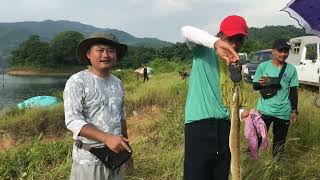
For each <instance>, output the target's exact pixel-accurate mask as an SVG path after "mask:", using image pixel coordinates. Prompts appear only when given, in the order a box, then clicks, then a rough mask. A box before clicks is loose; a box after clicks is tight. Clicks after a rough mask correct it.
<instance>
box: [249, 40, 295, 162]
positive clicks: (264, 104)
mask: <svg viewBox="0 0 320 180" xmlns="http://www.w3.org/2000/svg"><path fill="white" fill-rule="evenodd" d="M289 51H290V45H289V44H288V43H287V40H285V39H281V38H280V39H277V40H275V41H274V44H273V47H272V59H271V60H269V61H266V62H263V63H261V64H259V66H258V69H257V71H256V74H255V76H254V80H253V89H254V90H262V89H263V88H267V87H268V86H270V87H273V88H277V89H278V90H277V93H276V94H275V95H274V96H273V97H270V98H263V97H262V96H261V97H260V98H259V100H258V103H257V109H258V110H259V111H260V112H261V114H262V119H263V120H264V122H265V124H266V126H267V129H268V130H269V127H270V125H271V123H272V122H273V147H272V154H273V156H277V155H279V154H281V153H282V152H283V151H284V144H285V141H286V137H287V133H288V129H289V125H290V123H291V124H295V123H296V121H297V115H298V107H297V106H298V90H297V87H298V86H299V81H298V75H297V70H296V68H295V67H294V66H293V65H292V64H288V63H286V62H285V61H286V59H287V57H288V56H289ZM282 68H284V73H283V75H282V77H281V79H280V87H279V86H272V85H268V84H270V83H271V82H270V83H268V82H267V81H266V77H274V78H278V76H279V74H280V72H281V70H282ZM260 142H261V141H260Z"/></svg>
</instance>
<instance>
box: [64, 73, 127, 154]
mask: <svg viewBox="0 0 320 180" xmlns="http://www.w3.org/2000/svg"><path fill="white" fill-rule="evenodd" d="M82 90H83V87H82V85H81V84H80V83H79V82H77V81H76V80H74V79H69V80H68V81H67V83H66V86H65V89H64V92H63V100H64V112H65V124H66V126H67V128H68V129H69V130H71V131H72V132H73V138H74V139H77V138H78V136H82V137H86V138H88V139H92V140H96V141H99V142H102V143H104V144H105V145H106V146H108V147H109V148H110V149H111V150H113V151H115V152H119V151H122V150H124V149H126V150H128V151H130V148H129V147H128V146H127V144H126V142H127V141H128V140H127V139H126V138H123V137H121V136H115V135H112V134H108V133H104V132H102V131H100V130H99V129H98V128H96V127H95V126H93V125H91V124H89V123H88V122H87V121H86V120H85V118H84V116H83V114H82V111H83V105H82V104H83V102H82V97H83V92H82Z"/></svg>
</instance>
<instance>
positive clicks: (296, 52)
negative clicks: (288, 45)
mask: <svg viewBox="0 0 320 180" xmlns="http://www.w3.org/2000/svg"><path fill="white" fill-rule="evenodd" d="M300 45H301V43H294V47H293V54H299V52H300Z"/></svg>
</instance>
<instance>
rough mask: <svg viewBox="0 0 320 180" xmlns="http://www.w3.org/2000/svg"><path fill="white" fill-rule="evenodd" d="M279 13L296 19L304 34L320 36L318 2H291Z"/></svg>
mask: <svg viewBox="0 0 320 180" xmlns="http://www.w3.org/2000/svg"><path fill="white" fill-rule="evenodd" d="M281 11H285V12H288V13H289V15H290V16H291V17H292V18H294V19H296V20H297V21H298V23H299V25H300V26H302V27H303V28H304V29H305V30H306V33H309V34H315V35H317V36H320V0H292V1H291V2H290V3H289V4H288V5H287V6H286V7H285V8H284V9H282V10H281Z"/></svg>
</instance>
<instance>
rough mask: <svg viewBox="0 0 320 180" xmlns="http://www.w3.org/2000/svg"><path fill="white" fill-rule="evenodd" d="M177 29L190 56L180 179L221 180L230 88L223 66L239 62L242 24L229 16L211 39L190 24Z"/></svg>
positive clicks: (226, 162)
mask: <svg viewBox="0 0 320 180" xmlns="http://www.w3.org/2000/svg"><path fill="white" fill-rule="evenodd" d="M181 31H182V34H183V36H184V37H185V38H186V42H187V45H188V47H189V48H190V49H191V50H192V54H193V64H192V70H191V73H190V77H189V89H188V95H187V100H186V107H185V158H184V179H185V180H211V179H217V180H227V179H228V177H229V171H230V159H231V154H230V149H229V131H230V117H229V116H230V113H229V110H228V108H227V105H229V104H228V102H227V98H226V97H227V96H228V95H231V94H232V88H230V89H229V88H228V87H230V86H228V84H227V83H226V82H228V80H230V79H229V77H228V76H226V73H227V70H226V67H227V64H229V63H234V62H238V60H239V56H238V54H237V52H238V51H239V50H240V48H241V47H242V46H243V43H244V40H245V38H246V37H247V24H246V21H245V20H244V18H242V17H240V16H235V15H234V16H228V17H226V18H225V19H224V20H223V21H222V22H221V24H220V30H219V32H218V34H217V37H215V36H213V35H210V34H209V33H208V32H205V31H203V30H200V29H197V28H194V27H191V26H185V27H182V29H181ZM232 84H233V83H232V82H231V85H232Z"/></svg>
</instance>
